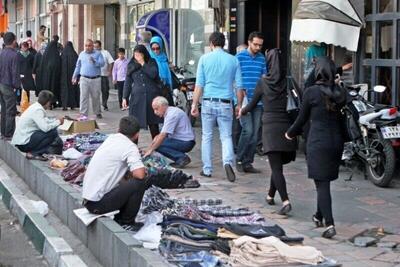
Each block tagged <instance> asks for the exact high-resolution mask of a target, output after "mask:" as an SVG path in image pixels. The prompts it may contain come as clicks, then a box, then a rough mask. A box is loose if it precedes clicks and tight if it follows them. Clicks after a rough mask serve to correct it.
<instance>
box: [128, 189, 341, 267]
mask: <svg viewBox="0 0 400 267" xmlns="http://www.w3.org/2000/svg"><path fill="white" fill-rule="evenodd" d="M157 214H158V215H157ZM146 216H148V217H146ZM148 218H151V219H150V220H149V219H148ZM137 221H141V222H144V226H143V227H142V228H141V229H140V230H139V232H137V233H136V234H134V237H135V238H136V239H138V240H140V241H142V242H143V245H144V247H147V248H154V249H158V251H159V252H160V254H161V255H162V256H164V257H165V258H166V259H167V260H168V261H169V262H170V263H174V264H176V265H178V266H202V267H214V266H278V265H279V266H282V265H283V266H284V265H290V266H305V265H313V266H339V265H337V264H336V262H334V261H333V260H331V259H327V258H325V257H324V256H323V255H322V253H321V252H320V251H318V250H317V249H315V248H314V247H310V246H304V245H302V241H303V238H302V237H288V236H287V235H286V233H285V231H284V229H282V228H281V227H280V226H279V225H276V224H273V223H271V222H269V221H266V220H265V219H264V218H263V217H262V216H261V215H260V214H259V213H258V212H255V211H251V210H250V209H248V208H233V207H231V206H229V205H224V204H223V203H222V200H220V199H207V200H192V199H174V198H171V197H170V196H169V195H168V194H167V193H166V192H164V191H163V190H161V189H160V188H158V187H155V186H152V187H151V188H149V189H148V190H147V191H146V193H145V195H144V198H143V202H142V205H141V208H140V211H139V214H138V216H137Z"/></svg>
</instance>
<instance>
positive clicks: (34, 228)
mask: <svg viewBox="0 0 400 267" xmlns="http://www.w3.org/2000/svg"><path fill="white" fill-rule="evenodd" d="M0 198H1V199H2V200H3V202H4V204H5V205H6V207H7V208H8V209H9V210H10V212H11V213H12V214H13V215H14V216H16V217H17V219H18V221H19V223H20V224H21V226H22V229H23V231H24V233H25V234H26V235H27V236H28V237H29V239H30V240H31V241H32V243H33V245H34V246H35V248H36V249H37V250H38V251H39V253H40V254H42V255H43V256H44V258H45V259H46V260H47V262H48V263H49V265H50V266H55V267H56V266H65V267H73V266H77V267H85V266H87V265H86V264H85V263H84V262H83V261H82V260H81V259H80V258H79V257H78V256H77V255H74V254H73V253H74V252H73V250H72V248H71V247H70V246H69V245H68V243H67V242H66V241H65V240H64V239H63V238H62V237H60V236H59V234H58V233H57V231H56V230H55V229H54V228H53V227H52V226H51V225H49V223H48V222H47V221H46V219H44V217H43V216H42V215H41V214H39V213H38V212H37V211H36V209H35V208H34V207H33V206H32V204H31V202H30V200H29V199H28V198H27V197H26V196H25V195H23V194H22V192H21V191H20V190H19V189H18V188H17V187H16V186H15V185H14V184H13V183H12V181H11V179H10V178H9V177H8V176H7V174H6V173H5V172H4V171H3V170H1V169H0ZM64 256H68V258H67V259H69V260H65V257H64ZM71 259H73V261H71ZM72 263H73V264H72Z"/></svg>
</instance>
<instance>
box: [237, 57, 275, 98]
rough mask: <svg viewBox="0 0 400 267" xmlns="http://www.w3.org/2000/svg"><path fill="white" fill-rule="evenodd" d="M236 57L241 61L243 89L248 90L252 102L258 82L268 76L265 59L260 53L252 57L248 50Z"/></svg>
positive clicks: (248, 96)
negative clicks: (262, 77) (263, 76)
mask: <svg viewBox="0 0 400 267" xmlns="http://www.w3.org/2000/svg"><path fill="white" fill-rule="evenodd" d="M236 57H237V59H238V60H239V63H240V69H241V71H242V84H243V88H244V89H245V90H246V94H247V98H248V99H249V101H251V99H252V98H253V95H254V90H255V88H256V85H257V82H258V80H259V79H260V78H261V76H262V75H263V74H267V64H266V62H265V57H264V56H263V54H262V53H260V52H258V53H257V54H256V55H252V54H250V52H249V51H248V49H245V50H243V51H241V52H240V53H238V54H236ZM258 104H259V105H262V102H261V101H260V102H259V103H258Z"/></svg>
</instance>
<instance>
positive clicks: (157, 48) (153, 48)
mask: <svg viewBox="0 0 400 267" xmlns="http://www.w3.org/2000/svg"><path fill="white" fill-rule="evenodd" d="M151 50H154V51H157V50H160V48H159V47H152V48H151Z"/></svg>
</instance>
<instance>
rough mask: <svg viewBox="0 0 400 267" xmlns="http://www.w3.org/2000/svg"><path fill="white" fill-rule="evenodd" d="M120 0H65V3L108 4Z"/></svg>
mask: <svg viewBox="0 0 400 267" xmlns="http://www.w3.org/2000/svg"><path fill="white" fill-rule="evenodd" d="M119 2H120V1H119V0H63V3H64V4H71V5H106V4H116V3H119Z"/></svg>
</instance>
